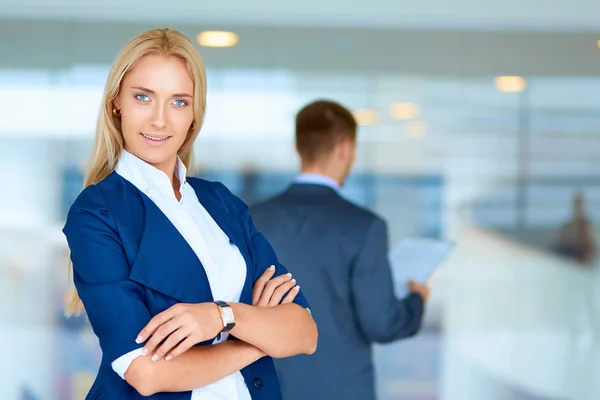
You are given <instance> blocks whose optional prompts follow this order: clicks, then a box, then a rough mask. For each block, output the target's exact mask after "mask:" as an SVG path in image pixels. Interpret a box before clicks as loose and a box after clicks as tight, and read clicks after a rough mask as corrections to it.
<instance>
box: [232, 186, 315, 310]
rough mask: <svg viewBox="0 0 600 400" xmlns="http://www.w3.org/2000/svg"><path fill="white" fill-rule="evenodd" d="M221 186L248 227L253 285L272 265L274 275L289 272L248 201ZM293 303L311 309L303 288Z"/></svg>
mask: <svg viewBox="0 0 600 400" xmlns="http://www.w3.org/2000/svg"><path fill="white" fill-rule="evenodd" d="M221 186H222V187H223V190H225V191H226V192H227V194H228V196H229V198H230V199H231V200H232V201H233V202H234V203H235V204H236V206H237V208H239V210H240V212H241V218H242V223H243V224H245V225H246V227H247V229H248V234H249V236H250V257H251V259H252V269H253V274H254V279H253V282H252V286H253V287H254V284H255V283H256V281H257V280H258V278H260V276H261V275H262V274H263V273H264V272H265V270H266V269H267V268H269V267H270V266H271V265H274V266H275V274H274V275H273V276H274V277H275V276H279V275H283V274H287V273H288V272H289V271H288V270H287V268H286V267H285V266H284V265H283V264H281V263H280V262H279V259H278V258H277V254H276V253H275V250H274V249H273V247H272V246H271V244H270V243H269V241H268V240H267V238H266V237H265V236H264V235H263V234H262V233H261V232H260V231H259V230H258V229H257V228H256V226H255V225H254V221H253V220H252V216H251V215H250V211H249V210H248V206H247V205H246V203H244V202H243V201H242V200H241V199H240V198H238V197H237V196H235V195H234V194H233V193H231V192H230V191H229V189H227V187H226V186H225V185H223V184H221ZM293 303H295V304H298V305H299V306H301V307H304V308H306V309H309V310H310V306H309V304H308V301H306V298H305V297H304V293H302V289H300V292H299V293H298V294H297V295H296V298H295V299H294V301H293Z"/></svg>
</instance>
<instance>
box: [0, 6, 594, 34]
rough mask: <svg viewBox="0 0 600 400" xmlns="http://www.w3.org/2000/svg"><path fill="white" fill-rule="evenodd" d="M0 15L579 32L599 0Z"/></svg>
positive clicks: (10, 14)
mask: <svg viewBox="0 0 600 400" xmlns="http://www.w3.org/2000/svg"><path fill="white" fill-rule="evenodd" d="M0 18H19V19H21V18H28V19H49V20H52V19H61V20H64V19H69V20H78V21H86V20H97V21H137V22H154V23H174V22H178V23H212V24H221V23H222V24H239V25H253V26H257V25H258V26H324V27H371V28H374V27H380V28H381V27H386V28H405V29H406V28H410V29H414V28H419V29H494V30H498V29H526V30H533V29H535V30H540V29H541V30H551V31H557V30H573V31H581V30H598V29H600V0H571V1H565V0H501V1H493V0H419V1H417V0H413V1H399V0H369V1H364V0H362V1H359V0H345V1H335V0H302V1H289V0H287V1H281V0H253V1H249V0H227V1H216V0H212V1H210V0H177V1H165V0H0Z"/></svg>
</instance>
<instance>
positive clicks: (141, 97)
mask: <svg viewBox="0 0 600 400" xmlns="http://www.w3.org/2000/svg"><path fill="white" fill-rule="evenodd" d="M135 98H136V99H138V100H139V101H148V100H150V97H148V95H145V94H136V95H135Z"/></svg>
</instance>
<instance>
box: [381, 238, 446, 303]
mask: <svg viewBox="0 0 600 400" xmlns="http://www.w3.org/2000/svg"><path fill="white" fill-rule="evenodd" d="M453 248H454V243H452V242H447V241H442V240H435V239H428V238H419V237H409V238H405V239H402V240H400V241H399V242H398V243H397V244H396V245H395V246H394V247H393V248H392V250H391V251H390V254H389V260H390V264H391V266H392V273H393V276H394V288H395V291H396V296H398V297H399V298H404V297H406V296H408V294H409V288H408V281H410V280H413V281H416V282H418V283H426V282H427V280H428V279H429V277H430V276H431V274H432V273H433V272H434V271H435V269H436V268H437V267H438V266H439V265H440V263H441V262H442V261H444V260H445V259H446V257H448V255H449V254H450V252H451V251H452V249H453Z"/></svg>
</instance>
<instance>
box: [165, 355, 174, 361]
mask: <svg viewBox="0 0 600 400" xmlns="http://www.w3.org/2000/svg"><path fill="white" fill-rule="evenodd" d="M171 358H173V357H171V356H167V357H166V358H165V360H166V361H171Z"/></svg>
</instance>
